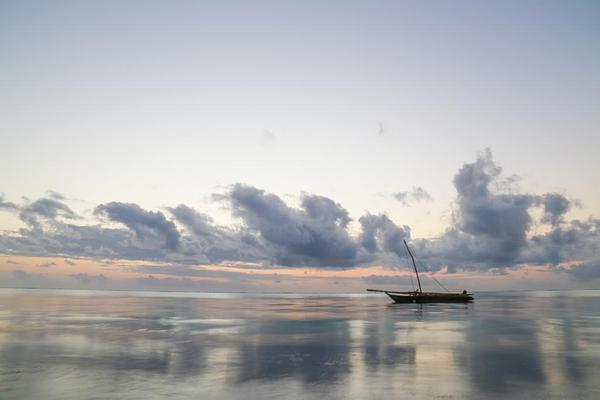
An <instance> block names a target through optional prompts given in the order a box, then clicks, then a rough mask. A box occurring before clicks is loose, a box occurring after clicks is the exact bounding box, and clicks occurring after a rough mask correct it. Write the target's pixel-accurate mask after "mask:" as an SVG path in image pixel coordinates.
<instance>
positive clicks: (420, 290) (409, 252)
mask: <svg viewBox="0 0 600 400" xmlns="http://www.w3.org/2000/svg"><path fill="white" fill-rule="evenodd" d="M402 241H403V242H404V245H405V246H406V250H408V254H409V255H410V259H411V260H412V263H413V267H414V268H415V274H417V283H418V284H419V292H420V293H423V289H421V280H420V279H419V271H417V264H416V263H415V258H414V257H413V254H412V251H410V247H408V244H406V240H404V239H403V240H402Z"/></svg>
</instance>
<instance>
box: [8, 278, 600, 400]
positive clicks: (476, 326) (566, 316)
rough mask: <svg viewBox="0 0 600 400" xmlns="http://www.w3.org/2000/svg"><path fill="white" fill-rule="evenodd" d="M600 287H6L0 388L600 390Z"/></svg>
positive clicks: (343, 393)
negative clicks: (270, 291)
mask: <svg viewBox="0 0 600 400" xmlns="http://www.w3.org/2000/svg"><path fill="white" fill-rule="evenodd" d="M598 371H600V291H556V292H550V291H549V292H526V293H523V292H520V293H519V292H515V293H509V294H502V295H500V294H494V293H484V294H476V302H475V303H473V304H468V305H460V304H458V305H456V304H449V305H436V304H426V305H392V304H389V301H388V300H387V298H386V297H385V296H379V295H354V296H340V295H331V296H324V295H284V294H281V295H246V294H197V293H149V292H98V291H60V290H57V291H49V290H11V289H2V290H0V399H115V398H121V399H155V398H167V397H168V398H172V399H178V398H185V399H188V398H202V399H280V398H286V399H315V398H319V399H349V398H350V399H351V398H355V399H366V398H369V399H384V398H386V399H388V398H390V397H393V398H405V397H408V398H416V399H430V398H443V399H463V398H471V399H483V398H486V399H489V398H491V399H495V398H497V399H501V398H502V399H504V398H524V399H525V398H526V399H538V398H539V399H547V398H551V399H553V398H556V399H563V398H565V399H566V398H568V399H574V398H581V399H598V398H600V379H599V377H600V375H599V372H598Z"/></svg>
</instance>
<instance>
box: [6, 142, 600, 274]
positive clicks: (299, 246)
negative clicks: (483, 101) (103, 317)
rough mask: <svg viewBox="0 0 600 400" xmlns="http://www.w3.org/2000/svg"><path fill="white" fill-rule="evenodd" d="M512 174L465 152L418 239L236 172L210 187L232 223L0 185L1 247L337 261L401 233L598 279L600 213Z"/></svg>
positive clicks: (491, 264)
mask: <svg viewBox="0 0 600 400" xmlns="http://www.w3.org/2000/svg"><path fill="white" fill-rule="evenodd" d="M513 180H514V177H509V178H505V177H503V175H502V169H501V167H500V166H499V165H498V164H497V163H496V162H495V161H494V159H493V157H492V153H491V151H490V150H486V151H484V152H483V153H481V154H480V155H479V156H478V157H477V158H476V160H475V161H474V162H471V163H465V164H464V165H463V166H462V167H461V168H460V169H459V170H458V172H457V173H456V175H455V177H454V181H453V182H454V186H455V188H456V192H457V196H456V201H455V205H454V207H455V208H454V212H453V218H452V222H451V224H450V225H449V227H448V228H447V230H446V231H445V232H444V233H443V234H442V235H441V236H440V237H439V238H437V239H427V240H425V239H421V240H419V239H416V240H414V239H413V240H411V239H412V238H411V230H410V227H408V226H406V225H402V224H398V223H396V222H394V221H392V220H391V219H390V218H389V217H388V216H387V215H385V214H370V213H366V214H365V215H363V216H360V217H359V218H358V223H359V225H360V231H359V232H358V234H356V235H352V234H351V233H350V230H349V224H350V222H351V221H352V219H351V217H350V215H349V213H348V211H347V210H346V209H345V208H344V207H343V206H342V205H341V204H340V203H338V202H336V201H335V200H333V199H330V198H327V197H323V196H318V195H314V194H303V195H302V197H301V199H300V203H299V206H298V207H292V206H290V205H288V204H287V203H286V202H285V201H283V200H282V199H281V198H280V197H279V196H277V195H275V194H272V193H268V192H266V191H264V190H262V189H259V188H256V187H253V186H250V185H245V184H240V183H238V184H235V185H233V186H231V187H230V188H229V190H228V191H227V192H225V193H222V194H218V195H215V196H214V198H215V200H216V201H219V202H222V204H223V205H225V206H227V207H228V208H229V210H230V211H231V214H232V215H233V216H234V217H235V218H236V219H237V220H238V221H239V223H238V224H236V225H235V226H231V227H224V226H219V225H217V224H215V222H214V220H213V219H212V218H211V217H210V216H208V215H206V214H204V213H202V212H201V211H200V210H196V209H194V208H192V207H190V206H188V205H185V204H180V205H177V206H175V207H167V208H166V209H164V210H161V211H152V210H146V209H144V208H142V207H141V206H139V205H137V204H133V203H121V202H109V203H105V204H100V205H98V206H97V207H96V208H95V209H94V212H93V216H94V217H95V218H96V219H97V223H96V224H94V225H89V224H88V225H86V224H83V223H82V222H81V221H82V220H83V218H82V217H81V216H79V215H77V214H76V213H75V212H74V211H73V210H72V209H71V207H70V206H69V205H68V204H67V202H68V199H67V198H66V197H65V196H63V195H61V194H60V193H56V192H49V194H48V196H47V197H43V198H40V199H37V200H35V201H33V202H30V201H28V200H24V201H23V203H22V204H17V203H13V202H9V201H6V200H5V198H4V196H0V212H10V213H14V214H15V215H16V216H17V217H18V218H20V219H21V220H22V222H23V227H22V228H21V229H20V230H19V231H16V232H4V233H2V234H0V252H1V253H4V254H14V255H37V256H61V257H89V258H103V259H107V258H108V259H110V258H115V259H117V258H118V259H131V260H157V261H166V262H172V263H177V264H180V265H181V264H182V265H186V264H218V263H222V262H226V261H233V262H240V263H256V264H258V265H267V266H268V265H279V266H290V267H300V266H309V267H316V268H331V269H333V268H340V269H344V268H353V267H357V266H368V265H374V264H386V263H388V264H389V263H390V262H393V261H394V260H397V259H398V258H402V257H404V254H405V253H404V247H403V240H411V242H412V244H413V247H414V249H415V252H416V253H417V254H418V256H419V259H420V260H421V261H423V262H424V263H425V264H426V265H427V268H429V270H430V271H439V270H441V269H444V270H445V271H448V272H454V271H459V270H474V271H488V270H494V271H496V272H497V271H498V270H502V269H506V268H518V267H519V266H520V265H524V264H540V265H552V266H557V265H559V264H561V263H563V262H567V261H569V262H574V263H575V267H573V268H569V269H564V271H565V272H568V273H570V274H572V275H573V276H574V277H575V278H578V279H597V278H598V277H599V276H600V273H599V272H598V271H600V260H599V259H598V258H597V254H599V252H598V251H599V250H600V219H595V218H592V217H590V218H588V219H587V220H584V221H581V220H570V221H569V220H567V218H566V216H567V213H568V212H569V211H570V210H571V209H572V208H573V207H575V206H577V205H578V203H577V202H576V201H573V200H571V199H569V198H568V197H567V196H565V195H564V194H560V193H545V194H539V195H538V194H531V193H516V192H514V191H513V190H512V189H511V184H512V181H513ZM395 197H396V198H397V199H398V200H400V201H401V202H408V201H411V202H416V201H424V200H431V196H429V194H428V193H427V192H426V191H424V190H423V189H422V188H420V187H418V188H415V189H414V190H413V191H412V192H399V193H397V194H396V195H395ZM536 210H537V211H536ZM534 215H541V217H539V218H537V219H536V218H534ZM76 222H80V223H79V224H78V223H76ZM536 224H537V225H541V226H545V227H546V228H545V229H542V230H543V231H544V232H545V233H543V234H532V227H533V226H534V225H536ZM77 279H82V280H85V279H88V278H86V277H84V276H78V277H77ZM89 279H91V278H89Z"/></svg>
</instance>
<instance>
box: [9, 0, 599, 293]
mask: <svg viewBox="0 0 600 400" xmlns="http://www.w3.org/2000/svg"><path fill="white" fill-rule="evenodd" d="M599 17H600V5H599V4H598V3H597V2H594V1H502V2H481V1H364V2H361V1H344V2H342V1H318V2H312V1H305V2H289V1H278V2H275V1H272V2H269V1H267V2H264V1H257V2H255V1H244V2H236V1H220V2H201V1H125V2H123V1H103V2H90V1H54V2H45V1H1V2H0V139H1V142H0V143H1V146H0V194H1V195H2V197H1V198H0V286H6V287H65V288H107V289H143V290H155V289H159V290H209V291H227V290H234V291H240V290H241V291H278V290H286V291H303V292H306V291H362V290H364V288H365V287H367V286H374V287H389V286H393V287H401V288H410V287H411V286H410V285H411V281H410V275H409V272H408V269H407V260H406V257H405V253H404V248H403V247H402V246H403V242H402V241H403V240H407V241H408V242H409V243H410V244H411V246H412V247H413V248H414V250H415V253H416V254H417V256H418V259H419V262H420V263H421V266H420V268H421V269H422V271H423V274H424V276H425V279H426V282H428V283H427V285H435V283H434V282H433V281H432V280H430V279H429V280H428V281H427V279H428V276H429V275H433V276H434V277H436V278H438V279H439V280H441V281H443V282H445V283H446V284H447V286H450V287H451V288H453V289H457V290H458V289H460V290H462V288H463V287H464V286H468V287H469V289H471V290H478V289H479V290H500V289H502V290H505V289H528V288H547V289H552V288H597V287H599V286H600V257H599V256H598V254H600V253H599V250H600V219H599V218H600V191H599V190H598V188H597V182H599V181H600V168H599V167H600V165H599V162H598V157H597V152H598V149H599V148H600V133H599V132H598V126H599V122H600V112H599V108H600V107H599V106H600V40H599V38H600V25H599V24H598V23H597V21H598V18H599ZM430 288H431V289H434V287H430Z"/></svg>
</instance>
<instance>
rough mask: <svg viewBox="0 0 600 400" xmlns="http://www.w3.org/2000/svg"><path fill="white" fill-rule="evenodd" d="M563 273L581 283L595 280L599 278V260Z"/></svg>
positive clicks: (579, 265)
mask: <svg viewBox="0 0 600 400" xmlns="http://www.w3.org/2000/svg"><path fill="white" fill-rule="evenodd" d="M565 271H566V272H568V273H569V274H571V275H573V276H574V277H575V278H576V279H578V280H581V281H590V280H596V279H599V278H600V260H598V259H596V260H592V261H589V262H585V263H581V264H578V265H576V266H574V267H572V268H570V269H568V270H565Z"/></svg>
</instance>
